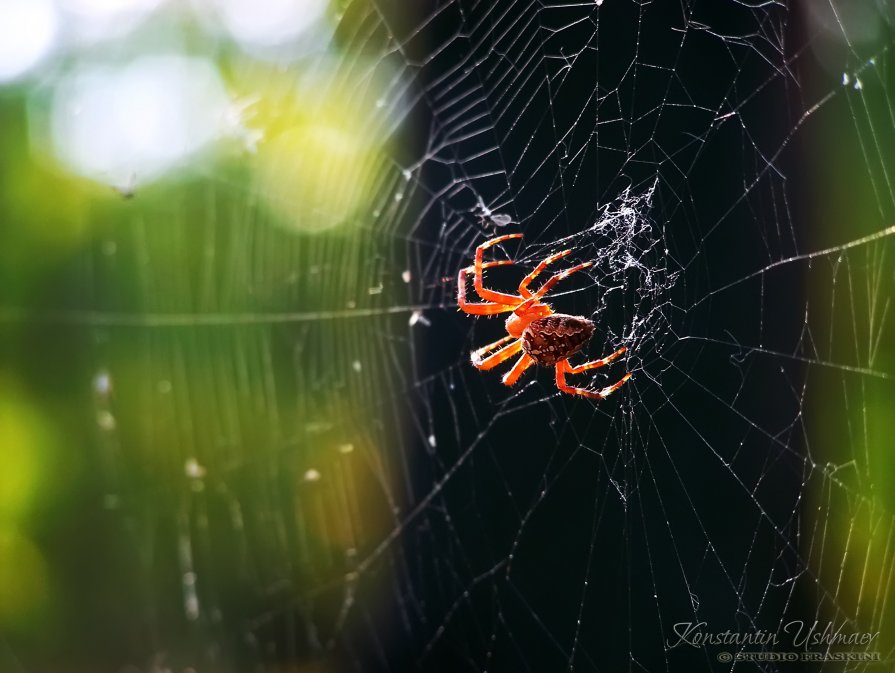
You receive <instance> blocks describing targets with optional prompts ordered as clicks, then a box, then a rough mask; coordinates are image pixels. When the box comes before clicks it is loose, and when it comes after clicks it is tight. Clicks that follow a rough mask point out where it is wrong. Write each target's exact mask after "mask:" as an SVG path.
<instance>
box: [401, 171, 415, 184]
mask: <svg viewBox="0 0 895 673" xmlns="http://www.w3.org/2000/svg"><path fill="white" fill-rule="evenodd" d="M401 175H403V176H404V179H405V180H407V181H408V182H409V181H410V176H411V175H413V173H411V172H410V169H409V168H405V169H404V170H403V171H401Z"/></svg>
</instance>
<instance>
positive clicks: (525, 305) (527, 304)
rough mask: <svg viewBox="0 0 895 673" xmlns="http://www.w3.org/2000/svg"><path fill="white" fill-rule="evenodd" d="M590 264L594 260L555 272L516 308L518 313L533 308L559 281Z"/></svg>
mask: <svg viewBox="0 0 895 673" xmlns="http://www.w3.org/2000/svg"><path fill="white" fill-rule="evenodd" d="M589 266H593V262H585V263H584V264H579V265H578V266H573V267H572V268H570V269H566V270H565V271H560V272H559V273H556V274H553V275H552V276H551V277H550V279H549V280H548V281H547V282H546V283H544V284H543V285H542V286H541V287H539V288H538V290H537V292H535V293H534V294H532V295H531V296H530V297H529V298H528V299H526V300H525V301H524V302H522V303H521V304H519V305H518V306H517V307H516V308H515V313H516V315H521V314H523V313H525V312H526V311H528V310H529V309H530V308H531V306H532V304H535V303H537V302H538V301H539V300H540V299H541V298H542V297H543V296H544V295H545V294H547V293H548V292H549V291H550V290H551V289H552V288H553V286H554V285H556V284H557V283H558V282H559V281H561V280H563V279H565V278H568V277H569V276H571V275H572V274H573V273H575V272H576V271H581V269H586V268H587V267H589Z"/></svg>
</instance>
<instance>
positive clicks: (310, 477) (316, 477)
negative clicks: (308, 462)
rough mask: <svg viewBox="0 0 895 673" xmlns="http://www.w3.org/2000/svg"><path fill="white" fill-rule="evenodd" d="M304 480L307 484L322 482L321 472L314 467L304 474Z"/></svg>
mask: <svg viewBox="0 0 895 673" xmlns="http://www.w3.org/2000/svg"><path fill="white" fill-rule="evenodd" d="M304 480H305V481H307V482H314V481H320V472H319V471H317V470H315V469H314V468H313V467H312V468H311V469H310V470H307V471H306V472H305V474H304Z"/></svg>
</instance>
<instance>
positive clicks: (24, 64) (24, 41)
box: [0, 0, 59, 82]
mask: <svg viewBox="0 0 895 673" xmlns="http://www.w3.org/2000/svg"><path fill="white" fill-rule="evenodd" d="M58 27H59V16H58V14H57V13H56V8H55V7H54V5H53V3H52V2H50V0H0V82H4V81H9V80H13V79H16V78H17V77H20V76H22V75H24V74H25V73H26V72H28V71H29V70H30V69H31V68H32V67H34V66H35V65H37V64H38V63H39V62H40V61H41V60H42V59H43V58H44V57H45V56H46V55H47V54H48V53H49V52H50V50H51V49H52V47H53V44H54V43H55V41H56V34H57V31H58Z"/></svg>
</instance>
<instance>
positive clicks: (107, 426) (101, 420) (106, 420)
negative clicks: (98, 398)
mask: <svg viewBox="0 0 895 673" xmlns="http://www.w3.org/2000/svg"><path fill="white" fill-rule="evenodd" d="M96 422H97V424H98V425H99V427H100V428H101V429H103V430H106V431H108V430H114V429H115V417H114V416H113V415H112V413H111V412H110V411H106V410H103V411H100V412H99V413H98V414H97V415H96Z"/></svg>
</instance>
